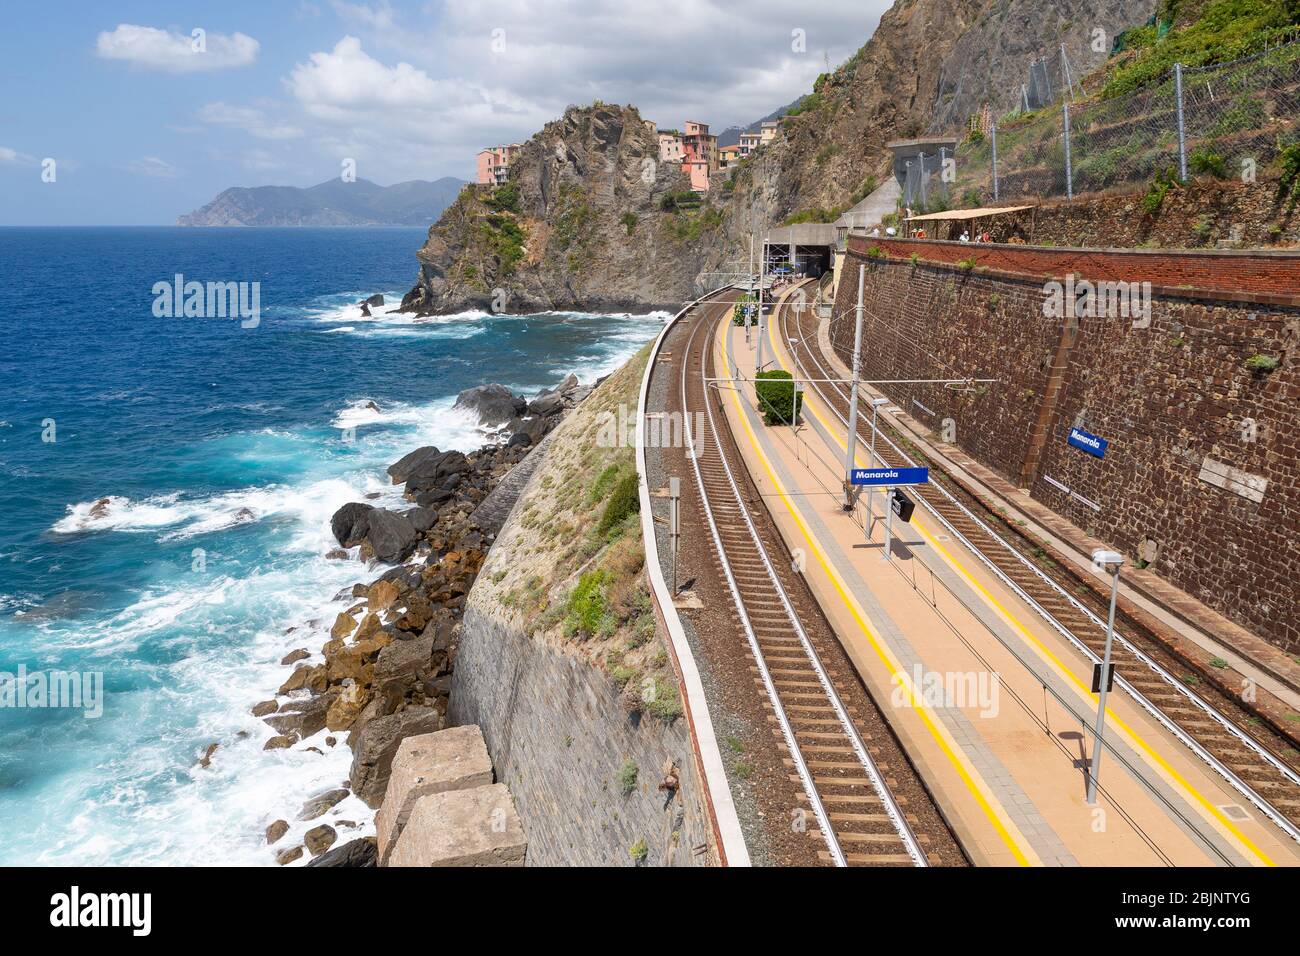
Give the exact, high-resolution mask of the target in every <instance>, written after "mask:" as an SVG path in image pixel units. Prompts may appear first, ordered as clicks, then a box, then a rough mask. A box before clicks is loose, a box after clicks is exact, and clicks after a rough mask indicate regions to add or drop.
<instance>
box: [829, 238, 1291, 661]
mask: <svg viewBox="0 0 1300 956" xmlns="http://www.w3.org/2000/svg"><path fill="white" fill-rule="evenodd" d="M869 244H876V241H875V240H868V241H867V242H858V241H855V242H853V243H851V245H850V250H849V255H848V258H847V259H846V269H845V278H844V279H843V280H842V281H841V282H840V283H839V296H838V300H837V302H836V309H835V315H836V316H837V318H836V319H834V320H833V322H832V327H831V336H832V341H833V342H834V344H835V346H836V348H837V350H838V351H839V353H840V356H841V358H842V359H844V361H845V362H846V363H847V362H850V361H851V355H850V353H851V351H852V344H851V343H852V341H853V314H854V305H855V302H856V293H857V281H856V277H857V271H858V264H859V263H862V264H864V265H865V268H866V270H867V272H866V300H865V307H866V315H867V319H866V324H865V326H864V334H863V351H862V360H863V366H862V375H863V377H864V378H866V379H886V378H905V377H906V378H912V377H916V378H923V377H932V376H933V377H941V376H967V375H969V376H972V377H987V378H994V379H997V380H998V382H997V384H995V385H992V386H987V387H980V388H978V389H974V390H971V391H957V390H953V389H949V388H944V387H942V386H935V385H897V386H886V387H885V392H886V393H887V394H888V395H889V396H890V397H891V398H892V399H894V400H895V401H896V402H898V403H899V405H900V406H902V407H903V408H904V409H905V410H906V411H907V412H909V413H911V414H912V415H913V416H914V417H915V418H916V419H917V420H919V421H921V422H923V423H925V424H927V425H929V426H930V427H931V428H933V429H934V431H935V432H936V433H937V434H938V435H939V436H940V437H941V438H942V437H943V435H944V430H945V423H947V428H948V429H949V432H950V434H952V436H953V437H954V438H955V441H956V444H957V445H959V446H960V447H961V448H962V449H963V450H965V451H966V452H968V453H969V454H971V455H972V456H973V457H975V458H976V459H978V460H979V461H981V462H983V463H984V464H986V465H988V466H990V467H992V468H994V469H996V470H997V471H999V472H1001V473H1002V474H1003V475H1004V476H1006V477H1007V478H1009V479H1010V480H1012V481H1015V482H1017V483H1020V484H1022V485H1023V486H1027V487H1029V489H1030V491H1031V493H1032V495H1033V496H1034V497H1035V498H1036V499H1038V500H1039V501H1041V502H1043V503H1044V504H1046V505H1047V506H1048V507H1050V508H1052V509H1053V510H1054V511H1056V512H1057V513H1058V514H1061V515H1063V516H1064V517H1066V518H1068V519H1069V520H1070V521H1072V522H1074V523H1075V524H1076V525H1078V526H1079V527H1081V528H1083V529H1084V530H1085V531H1087V532H1088V533H1090V534H1092V535H1095V536H1096V537H1098V538H1101V539H1102V540H1105V541H1107V542H1109V543H1111V544H1112V545H1114V546H1117V547H1119V548H1121V549H1122V550H1123V551H1125V552H1126V553H1127V554H1128V555H1129V556H1130V558H1131V559H1132V560H1135V561H1137V560H1143V561H1149V562H1150V565H1151V568H1152V569H1153V570H1154V571H1156V572H1158V573H1159V574H1161V575H1162V576H1163V577H1165V578H1166V579H1167V580H1169V581H1170V582H1172V583H1173V584H1175V585H1176V586H1178V587H1179V588H1181V589H1183V590H1184V591H1187V592H1188V593H1189V594H1191V595H1193V596H1194V597H1196V598H1197V599H1199V600H1200V601H1202V602H1204V603H1205V604H1207V605H1209V606H1210V607H1212V608H1214V609H1216V610H1218V611H1219V612H1220V613H1222V614H1224V615H1225V616H1227V617H1229V618H1230V619H1232V620H1233V621H1235V622H1237V623H1239V624H1241V625H1242V626H1244V627H1246V628H1248V629H1250V630H1252V631H1254V632H1255V633H1257V634H1259V635H1261V636H1262V637H1264V638H1265V639H1267V640H1268V641H1270V642H1271V643H1273V644H1274V645H1276V646H1278V647H1280V648H1282V649H1284V650H1287V651H1289V652H1292V653H1295V652H1296V651H1297V650H1300V621H1298V620H1297V619H1296V617H1295V613H1294V611H1295V607H1296V601H1297V587H1296V582H1297V581H1300V375H1298V374H1297V367H1296V356H1297V355H1300V298H1297V292H1300V288H1298V286H1300V258H1297V257H1296V256H1294V255H1292V256H1280V255H1260V256H1243V255H1240V254H1234V253H1220V254H1215V253H1202V254H1191V253H1189V254H1181V255H1180V254H1175V253H1161V254H1159V255H1155V254H1138V253H1122V252H1113V251H1098V250H1068V249H1050V250H1032V249H1024V248H1016V247H1004V246H986V247H983V248H981V247H979V246H975V245H969V244H953V243H936V242H914V241H897V242H889V241H884V242H881V243H879V244H880V245H881V248H882V249H884V250H885V251H886V253H887V257H886V258H870V257H868V256H866V251H867V249H868V248H869ZM912 252H916V253H917V254H918V257H919V261H918V262H916V263H915V264H913V263H912V262H910V261H909V257H910V255H911V253H912ZM930 256H934V257H935V258H936V259H940V260H943V261H928V257H930ZM967 256H974V257H975V258H976V260H977V263H979V265H977V266H976V267H975V268H974V269H964V268H962V267H960V266H957V265H953V264H951V263H952V262H954V261H956V259H957V257H967ZM1135 262H1136V263H1138V266H1140V268H1137V267H1134V266H1133V265H1132V263H1135ZM984 264H987V265H988V266H990V268H988V269H987V270H986V269H985V268H984ZM1070 271H1073V272H1076V273H1077V274H1079V275H1080V276H1081V277H1084V278H1089V279H1116V280H1118V279H1127V280H1128V281H1141V280H1143V279H1144V278H1145V277H1150V278H1152V279H1153V280H1155V281H1156V282H1157V284H1156V285H1155V287H1154V289H1153V291H1152V296H1151V300H1150V306H1151V308H1150V323H1149V326H1143V324H1142V323H1141V322H1138V323H1136V324H1135V322H1134V321H1133V320H1132V319H1131V318H1125V317H1104V316H1097V317H1092V316H1087V315H1085V316H1084V317H1082V318H1078V319H1077V321H1070V320H1066V319H1061V318H1049V317H1046V316H1045V314H1044V308H1043V305H1044V301H1045V299H1046V298H1047V295H1048V292H1047V291H1046V285H1045V283H1046V281H1047V280H1048V279H1051V278H1053V277H1057V276H1060V275H1062V274H1063V273H1065V272H1070ZM1207 275H1208V276H1217V277H1218V278H1217V279H1215V280H1214V281H1215V283H1216V284H1218V285H1222V286H1230V285H1231V284H1232V277H1233V276H1234V275H1239V276H1240V283H1239V285H1238V286H1237V289H1238V291H1235V292H1232V291H1219V290H1216V289H1208V290H1207V289H1203V288H1186V289H1184V288H1175V287H1173V284H1174V283H1178V282H1181V281H1182V280H1183V279H1195V278H1196V276H1207ZM1162 277H1163V279H1162ZM849 280H851V281H849ZM1160 281H1163V282H1164V285H1160V284H1158V283H1159V282H1160ZM1248 287H1260V291H1254V292H1248V291H1241V290H1244V289H1246V288H1248ZM1264 287H1267V288H1268V291H1263V288H1264ZM1257 355H1258V356H1268V357H1271V358H1275V359H1277V360H1278V361H1279V363H1280V364H1279V365H1278V367H1277V368H1276V369H1275V370H1273V371H1268V372H1263V371H1251V370H1250V369H1249V368H1248V367H1247V365H1246V363H1247V361H1248V360H1250V359H1251V358H1252V357H1254V356H1257ZM1076 426H1077V427H1081V428H1083V429H1085V430H1086V431H1088V432H1091V433H1093V434H1095V435H1099V436H1101V437H1102V438H1105V439H1107V440H1108V441H1109V442H1110V445H1109V448H1108V450H1107V451H1106V454H1105V457H1104V458H1096V457H1093V456H1092V455H1089V454H1086V453H1085V452H1083V451H1081V450H1079V449H1078V448H1075V447H1072V446H1070V445H1068V444H1067V442H1066V438H1067V436H1068V434H1069V432H1070V429H1071V427H1076Z"/></svg>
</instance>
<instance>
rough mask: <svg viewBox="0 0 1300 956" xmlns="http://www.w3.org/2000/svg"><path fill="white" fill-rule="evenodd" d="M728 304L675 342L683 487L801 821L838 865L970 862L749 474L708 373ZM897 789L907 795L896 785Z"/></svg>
mask: <svg viewBox="0 0 1300 956" xmlns="http://www.w3.org/2000/svg"><path fill="white" fill-rule="evenodd" d="M731 308H732V302H731V301H726V300H717V301H716V303H715V302H711V303H708V304H706V305H703V306H701V307H699V308H697V309H696V310H695V312H694V313H693V314H692V315H690V316H689V317H688V318H687V319H686V321H688V322H690V323H691V325H690V327H689V330H683V334H684V335H686V336H688V337H687V338H686V341H685V344H684V347H680V345H678V346H675V347H674V349H673V354H674V355H679V356H681V357H682V359H681V363H680V372H679V375H680V378H679V381H678V382H677V383H675V385H676V391H677V392H678V395H677V399H678V401H680V406H679V409H678V410H679V411H681V412H684V413H686V419H685V420H686V421H687V422H689V423H690V427H688V428H687V430H686V431H687V439H686V440H687V443H688V448H687V450H688V454H687V460H688V462H689V475H688V476H687V477H686V481H685V482H684V485H685V484H693V485H694V488H695V492H696V493H695V495H693V496H691V495H689V494H688V495H687V497H694V499H695V504H696V506H697V507H698V508H699V512H700V516H701V519H702V521H701V525H702V526H703V527H706V528H707V529H708V537H709V538H710V539H711V543H712V547H713V550H714V557H715V558H716V560H717V564H718V566H719V567H720V569H721V572H722V577H723V578H724V579H725V582H726V590H727V591H728V592H729V593H730V596H731V599H732V603H733V605H734V609H735V618H736V622H737V625H738V628H739V630H740V631H741V632H742V633H743V636H744V639H745V641H746V643H747V645H748V649H749V652H750V654H751V656H752V659H753V662H754V666H755V670H756V672H757V674H756V678H757V683H758V684H759V685H761V687H762V690H763V692H764V693H765V695H766V697H767V700H768V702H769V704H770V711H771V715H770V716H771V719H772V720H773V722H774V723H775V725H776V727H777V728H778V733H779V735H780V739H781V742H782V743H783V744H784V747H783V752H784V753H785V754H786V755H787V756H786V757H785V763H786V766H787V768H788V769H789V771H790V774H791V778H792V782H793V783H795V784H797V785H798V787H800V788H801V789H802V791H803V795H804V797H805V798H806V800H807V803H808V807H807V810H806V811H801V812H796V813H795V815H794V820H793V823H794V825H795V826H796V827H798V826H799V825H800V823H799V821H800V817H801V815H802V814H806V815H807V816H809V817H811V820H809V821H807V824H806V825H807V829H808V830H809V831H812V830H813V829H814V827H815V828H816V831H817V834H818V835H819V836H820V837H821V838H822V839H823V840H824V842H825V844H826V849H825V850H824V851H821V852H819V853H818V857H819V859H820V860H821V861H822V862H823V863H828V864H832V865H836V866H858V865H867V866H928V865H930V863H931V859H930V856H929V853H930V852H931V851H936V850H939V851H942V852H940V853H939V854H938V856H939V858H940V861H941V862H944V863H950V864H951V863H958V862H963V859H962V854H961V851H960V847H959V845H958V844H957V842H956V840H955V838H954V837H953V836H952V834H951V832H950V831H949V830H948V829H947V826H946V824H944V823H943V821H942V818H941V816H940V815H939V812H938V810H937V808H936V807H935V806H934V805H933V803H932V802H929V794H928V792H927V791H926V790H925V787H924V784H923V783H922V782H921V779H920V777H919V775H918V774H916V772H915V770H914V768H913V767H912V765H911V763H910V762H909V761H908V758H907V756H906V754H905V752H904V751H903V749H902V747H901V745H900V744H899V743H898V741H897V740H896V739H895V738H894V737H893V734H892V732H891V731H890V729H889V726H888V724H887V722H886V721H885V719H884V717H883V715H882V714H881V713H880V712H879V710H878V709H877V708H876V707H875V704H874V703H873V702H872V700H871V697H870V695H869V694H868V693H867V691H866V689H865V687H864V686H863V685H862V684H861V682H860V681H859V680H858V678H857V675H856V672H854V670H853V669H852V667H851V665H849V663H848V661H847V658H846V657H845V655H844V654H843V650H842V648H840V647H839V646H838V644H837V643H836V642H835V641H834V637H833V634H832V633H831V632H830V629H829V625H828V624H826V622H825V621H824V618H821V616H820V615H821V612H820V609H819V607H818V606H817V604H816V602H815V600H814V599H813V597H812V595H811V593H810V592H808V590H807V585H806V584H805V583H804V582H803V580H802V578H801V577H800V576H799V575H798V574H797V573H796V572H795V571H794V570H793V569H792V565H791V558H790V554H789V552H788V551H787V550H786V549H785V546H784V543H783V542H782V541H781V539H780V536H779V534H778V532H777V531H776V529H775V526H774V525H772V523H771V521H770V518H769V517H768V516H767V515H766V513H765V511H764V510H763V507H762V505H761V503H760V502H761V499H760V498H759V496H758V494H757V491H756V490H755V489H754V488H753V486H752V484H751V483H750V481H749V479H748V474H747V471H746V469H745V467H744V464H743V462H742V460H741V458H740V455H739V452H738V449H737V447H736V445H735V442H734V439H733V438H732V436H731V434H730V431H729V428H728V426H727V423H726V421H725V417H724V415H723V413H722V410H721V407H720V403H721V398H722V395H721V394H720V393H719V392H718V390H717V389H716V387H714V385H711V383H710V382H709V381H708V379H710V378H712V377H714V376H715V372H714V367H713V365H714V349H713V338H714V333H715V330H716V328H717V326H718V323H719V322H720V321H722V320H723V318H724V317H726V316H729V315H730V312H731ZM813 619H815V620H813ZM828 635H829V639H828ZM900 786H901V787H902V789H904V790H905V791H906V794H907V795H900V794H898V793H896V790H897V789H899V788H900ZM923 801H924V802H925V805H924V806H920V805H919V804H921V803H922V802H923Z"/></svg>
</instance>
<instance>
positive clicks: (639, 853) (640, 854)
mask: <svg viewBox="0 0 1300 956" xmlns="http://www.w3.org/2000/svg"><path fill="white" fill-rule="evenodd" d="M627 855H628V856H630V857H631V858H632V862H633V863H635V864H636V865H637V866H640V865H641V864H642V863H644V862H645V861H646V857H648V856H649V855H650V848H649V847H648V846H646V845H645V840H637V841H636V842H635V843H633V844H632V845H631V846H630V847H628V848H627Z"/></svg>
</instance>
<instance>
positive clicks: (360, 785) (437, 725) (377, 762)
mask: <svg viewBox="0 0 1300 956" xmlns="http://www.w3.org/2000/svg"><path fill="white" fill-rule="evenodd" d="M441 724H442V721H441V718H440V717H439V715H438V712H437V711H435V710H434V709H433V708H432V707H408V708H406V710H402V711H398V712H397V713H395V714H390V715H388V716H387V717H377V718H375V719H374V720H371V721H369V722H368V723H366V724H365V726H364V727H362V729H361V732H360V733H359V734H356V735H354V738H353V741H352V774H351V778H352V792H353V793H355V794H356V795H357V796H358V797H360V798H361V799H362V800H364V801H365V803H366V805H367V806H368V807H370V808H372V809H375V808H378V806H379V805H380V803H382V802H383V799H384V790H385V788H387V786H388V777H389V774H390V773H391V771H392V766H393V757H394V756H395V755H396V754H397V748H398V747H399V746H400V745H401V743H402V741H403V740H405V739H406V738H407V737H413V736H415V735H416V734H431V733H433V732H434V731H435V730H441V729H442V727H441Z"/></svg>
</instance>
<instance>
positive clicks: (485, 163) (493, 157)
mask: <svg viewBox="0 0 1300 956" xmlns="http://www.w3.org/2000/svg"><path fill="white" fill-rule="evenodd" d="M518 152H519V144H518V143H511V144H510V145H509V146H489V147H488V148H487V149H481V150H479V152H478V157H477V162H478V175H477V176H476V179H475V181H476V182H478V183H480V184H482V185H488V186H499V185H501V184H502V183H504V182H505V181H506V170H507V169H509V168H510V163H511V161H512V160H513V159H514V158H515V154H516V153H518Z"/></svg>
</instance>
